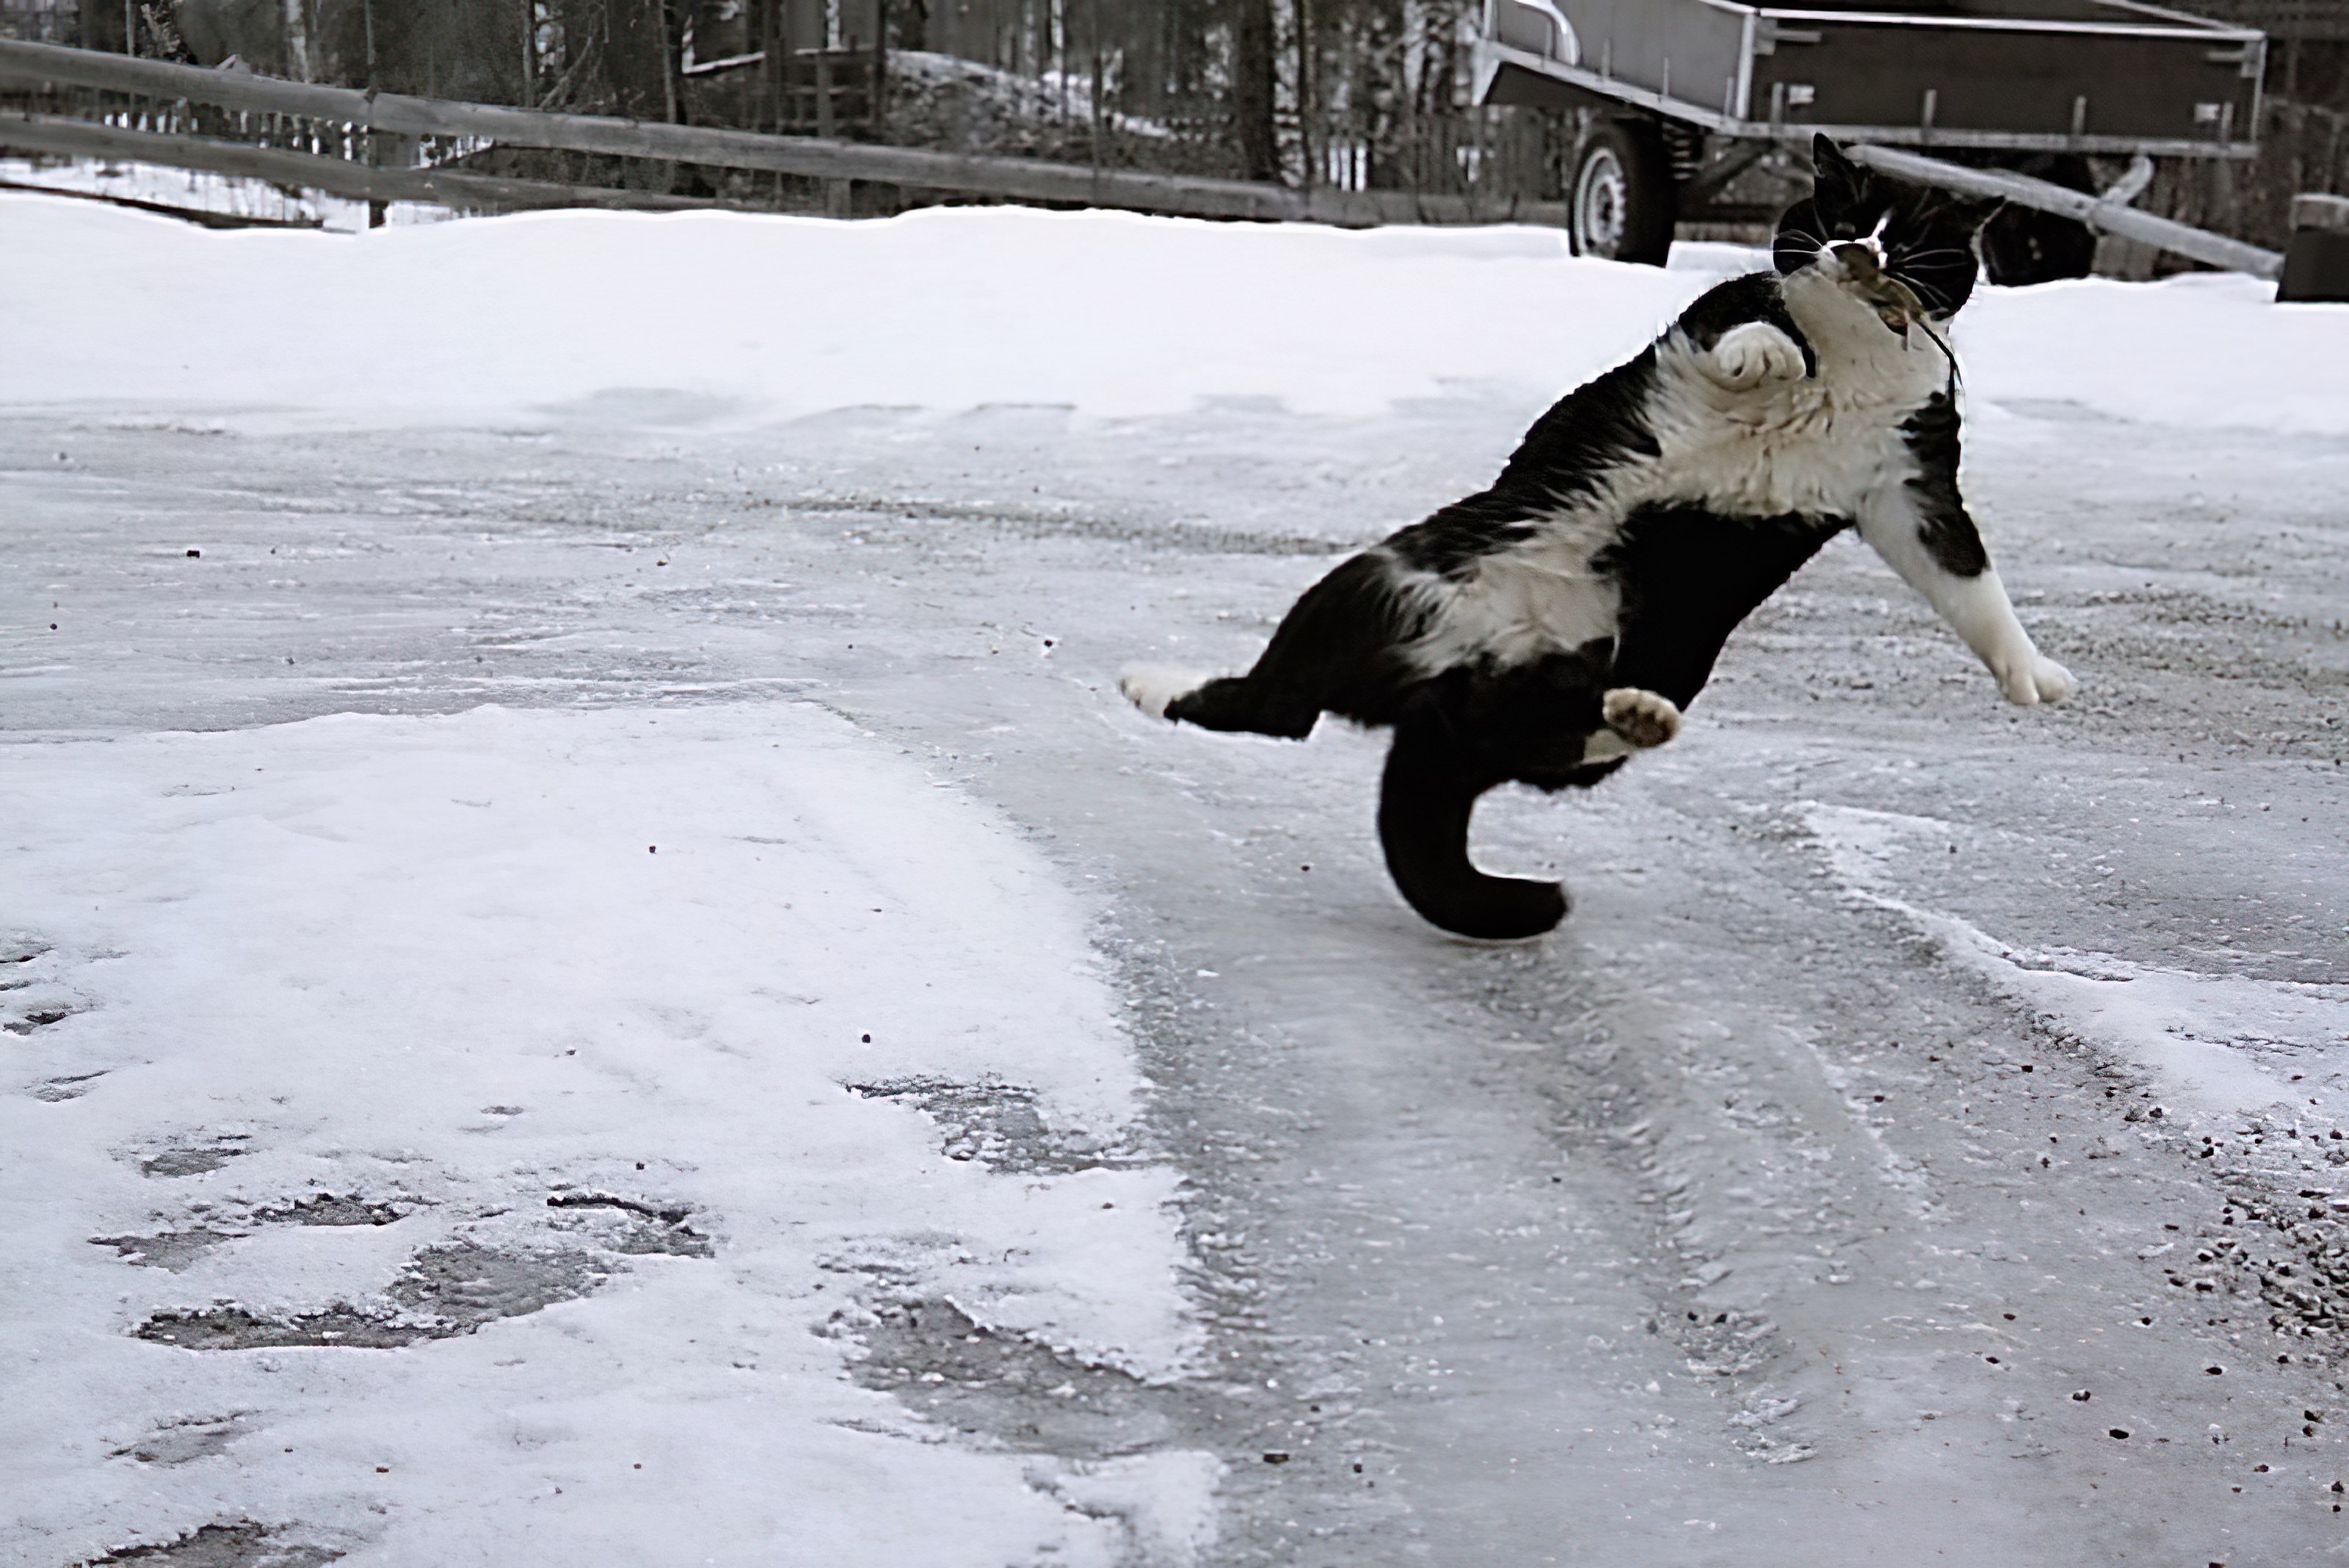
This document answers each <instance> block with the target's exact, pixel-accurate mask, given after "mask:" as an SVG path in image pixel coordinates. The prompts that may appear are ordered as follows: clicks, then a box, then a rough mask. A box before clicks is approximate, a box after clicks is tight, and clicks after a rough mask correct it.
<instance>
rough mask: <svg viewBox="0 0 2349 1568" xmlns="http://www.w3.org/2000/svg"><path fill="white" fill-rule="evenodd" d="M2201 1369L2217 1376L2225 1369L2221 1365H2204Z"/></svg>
mask: <svg viewBox="0 0 2349 1568" xmlns="http://www.w3.org/2000/svg"><path fill="white" fill-rule="evenodd" d="M2202 1370H2203V1371H2205V1372H2207V1373H2209V1375H2210V1376H2213V1377H2218V1376H2224V1375H2225V1373H2226V1370H2227V1369H2226V1368H2225V1367H2223V1366H2206V1367H2204V1368H2203V1369H2202Z"/></svg>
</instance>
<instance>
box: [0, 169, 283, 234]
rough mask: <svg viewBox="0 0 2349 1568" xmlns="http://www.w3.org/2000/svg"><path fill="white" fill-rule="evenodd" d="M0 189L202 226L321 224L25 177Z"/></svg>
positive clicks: (4, 182)
mask: <svg viewBox="0 0 2349 1568" xmlns="http://www.w3.org/2000/svg"><path fill="white" fill-rule="evenodd" d="M0 191H26V192H31V193H32V194H34V195H36V196H63V197H65V198H67V200H69V201H75V202H104V203H106V204H107V205H108V206H109V207H129V208H130V209H132V210H133V211H135V212H140V213H156V214H158V215H159V216H161V217H166V218H182V219H185V220H186V221H187V222H189V223H193V224H195V225H196V226H197V227H198V228H203V229H317V228H321V227H323V226H324V225H323V224H322V223H320V221H319V220H318V219H316V218H256V217H251V216H248V215H246V214H244V213H214V212H211V211H208V210H207V209H205V208H202V207H174V206H172V205H171V203H170V202H145V201H141V200H140V199H139V198H138V197H136V196H118V195H116V194H115V193H114V192H111V191H69V190H67V189H65V188H64V187H62V186H58V185H43V184H39V183H36V182H32V181H28V180H0Z"/></svg>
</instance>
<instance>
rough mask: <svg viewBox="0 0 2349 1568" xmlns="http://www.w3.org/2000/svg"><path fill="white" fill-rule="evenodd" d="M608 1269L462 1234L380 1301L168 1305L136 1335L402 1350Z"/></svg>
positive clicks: (212, 1343) (532, 1305)
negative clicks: (314, 1306)
mask: <svg viewBox="0 0 2349 1568" xmlns="http://www.w3.org/2000/svg"><path fill="white" fill-rule="evenodd" d="M607 1275H608V1272H607V1271H606V1270H604V1269H602V1268H599V1267H597V1266H596V1264H595V1260H593V1259H592V1258H589V1257H586V1256H585V1255H583V1254H577V1253H564V1252H522V1251H500V1250H498V1249H496V1248H492V1247H483V1246H480V1245H477V1244H476V1243H474V1242H471V1241H459V1242H455V1243H452V1244H450V1245H449V1246H445V1247H429V1248H427V1249H425V1250H424V1251H421V1252H419V1253H418V1254H417V1255H416V1256H415V1257H414V1258H413V1259H411V1260H410V1261H409V1265H408V1268H407V1269H406V1271H405V1272H402V1273H401V1274H400V1276H399V1278H398V1279H397V1280H395V1281H393V1282H392V1284H391V1288H390V1289H389V1290H388V1291H386V1292H385V1293H384V1302H385V1306H383V1307H380V1308H372V1307H370V1308H362V1307H357V1306H352V1305H348V1304H337V1305H335V1306H331V1307H327V1308H325V1309H323V1310H322V1311H318V1312H313V1313H303V1314H298V1315H296V1316H294V1317H290V1318H268V1317H262V1316H259V1315H257V1314H254V1313H250V1312H247V1311H246V1310H245V1309H244V1308H243V1307H241V1306H235V1305H226V1306H216V1307H211V1308H207V1309H205V1310H204V1311H202V1312H160V1313H157V1314H154V1315H153V1316H152V1317H150V1318H149V1319H148V1320H147V1321H146V1322H144V1323H142V1324H140V1325H139V1326H138V1327H137V1328H135V1329H133V1330H132V1331H131V1333H132V1334H134V1335H136V1336H137V1337H138V1338H140V1339H144V1340H150V1341H152V1342H154V1343H155V1344H158V1345H178V1346H180V1347H181V1349H183V1350H273V1349H285V1348H294V1347H297V1346H318V1347H332V1348H345V1349H359V1350H395V1349H398V1347H400V1346H401V1345H414V1344H416V1343H418V1342H419V1341H420V1340H428V1339H454V1338H456V1337H457V1336H458V1335H460V1334H471V1333H472V1332H473V1331H474V1330H475V1329H478V1328H480V1327H481V1325H482V1324H489V1323H495V1322H497V1321H498V1320H499V1319H500V1318H508V1317H526V1316H528V1315H529V1314H532V1313H534V1312H536V1311H538V1310H539V1309H540V1308H542V1307H545V1306H551V1305H553V1304H554V1303H556V1302H564V1301H572V1300H574V1299H576V1298H577V1297H580V1296H584V1295H585V1294H586V1293H588V1292H589V1291H592V1290H594V1289H595V1287H596V1286H597V1285H599V1284H601V1283H602V1282H604V1280H605V1278H606V1277H607Z"/></svg>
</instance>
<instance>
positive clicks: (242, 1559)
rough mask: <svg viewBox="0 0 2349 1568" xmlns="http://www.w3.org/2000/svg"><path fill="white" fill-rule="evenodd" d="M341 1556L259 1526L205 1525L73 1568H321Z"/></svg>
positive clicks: (243, 1523)
mask: <svg viewBox="0 0 2349 1568" xmlns="http://www.w3.org/2000/svg"><path fill="white" fill-rule="evenodd" d="M345 1555H346V1553H344V1552H339V1551H337V1550H336V1549H335V1548H334V1547H331V1546H319V1545H315V1544H310V1543H306V1542H296V1541H288V1540H285V1539H284V1535H283V1532H280V1531H275V1530H272V1529H271V1528H269V1527H268V1526H267V1525H265V1524H255V1523H254V1522H253V1521H250V1520H243V1521H238V1522H237V1523H235V1524H207V1525H205V1526H203V1527H202V1529H199V1530H197V1531H194V1532H191V1533H190V1534H187V1535H182V1536H181V1537H180V1538H179V1539H178V1540H177V1541H171V1542H163V1543H161V1544H160V1545H155V1546H119V1547H117V1548H115V1550H113V1551H111V1552H108V1553H107V1554H106V1555H105V1556H103V1557H90V1558H85V1559H84V1560H83V1562H82V1563H81V1564H78V1565H77V1568H100V1565H101V1564H105V1563H147V1564H149V1565H150V1568H323V1564H326V1563H332V1562H335V1561H336V1559H338V1558H340V1557H343V1556H345Z"/></svg>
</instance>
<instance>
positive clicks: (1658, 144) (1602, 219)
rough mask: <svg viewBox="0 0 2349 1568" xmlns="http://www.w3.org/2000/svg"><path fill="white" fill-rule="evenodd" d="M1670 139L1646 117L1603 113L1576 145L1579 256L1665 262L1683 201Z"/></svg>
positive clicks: (1572, 210)
mask: <svg viewBox="0 0 2349 1568" xmlns="http://www.w3.org/2000/svg"><path fill="white" fill-rule="evenodd" d="M1677 204H1678V203H1677V202H1676V201H1675V199H1674V192H1673V189H1672V164H1671V156H1670V155H1669V154H1668V153H1667V152H1666V151H1665V150H1664V139H1663V137H1662V136H1661V134H1659V133H1658V131H1657V130H1656V128H1655V127H1654V126H1652V125H1649V124H1647V123H1645V122H1643V121H1640V120H1633V119H1599V120H1594V121H1593V122H1592V123H1591V126H1590V129H1589V130H1587V131H1586V132H1584V133H1583V137H1582V140H1581V141H1580V142H1579V143H1578V145H1577V146H1576V148H1575V150H1574V183H1573V184H1572V185H1571V186H1570V187H1568V192H1567V223H1568V233H1569V234H1571V235H1572V237H1573V240H1574V254H1576V255H1578V256H1602V257H1605V258H1606V259H1608V260H1609V261H1627V262H1644V263H1646V264H1647V265H1651V266H1661V265H1664V257H1665V255H1666V254H1668V253H1669V252H1670V251H1671V248H1672V222H1673V219H1674V216H1675V213H1674V208H1675V207H1676V206H1677Z"/></svg>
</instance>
